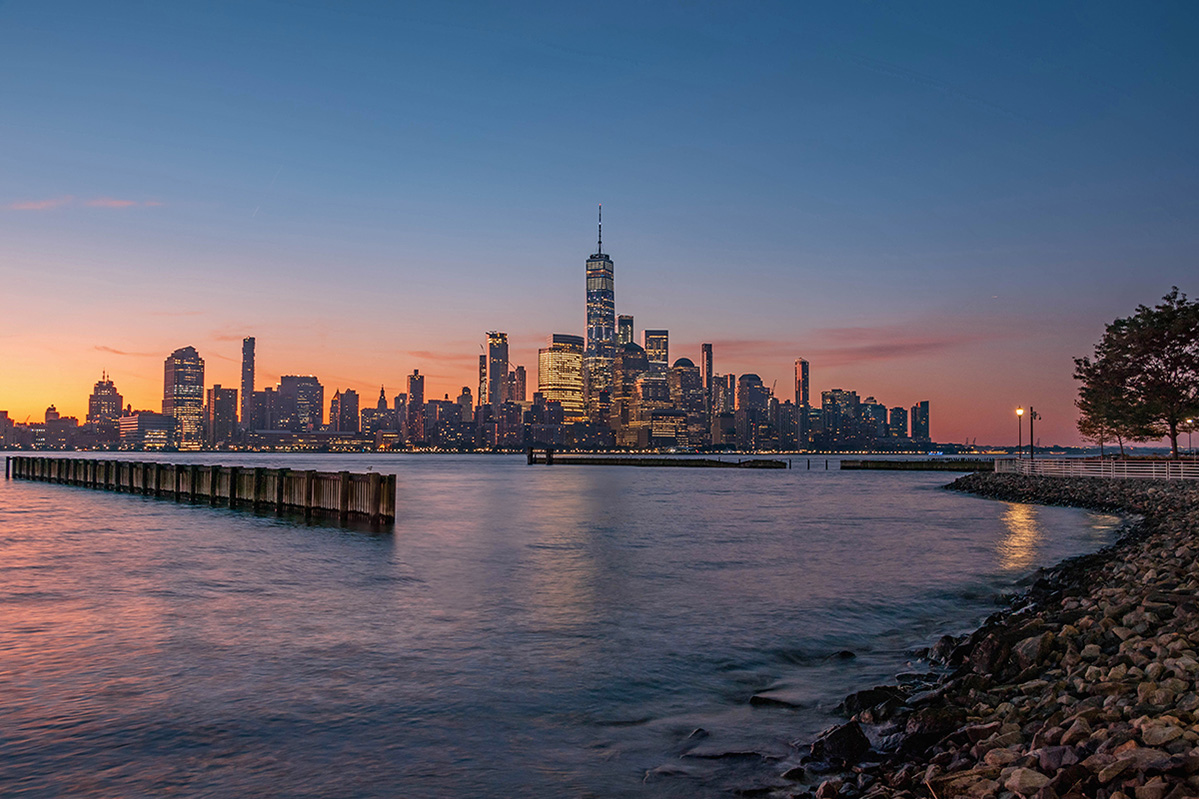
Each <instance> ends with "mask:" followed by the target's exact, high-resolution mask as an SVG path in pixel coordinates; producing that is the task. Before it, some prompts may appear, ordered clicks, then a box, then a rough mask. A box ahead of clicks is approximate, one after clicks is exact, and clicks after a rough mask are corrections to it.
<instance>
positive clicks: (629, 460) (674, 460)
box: [527, 450, 791, 469]
mask: <svg viewBox="0 0 1199 799" xmlns="http://www.w3.org/2000/svg"><path fill="white" fill-rule="evenodd" d="M527 458H528V460H527V462H528V463H529V464H530V465H533V464H541V465H548V466H665V467H680V468H692V469H789V468H791V464H790V462H789V461H781V460H775V459H772V458H745V459H738V460H719V459H717V458H679V457H669V456H664V457H644V456H637V455H629V456H620V455H617V456H604V455H558V454H555V453H554V452H553V451H552V450H551V451H549V452H544V451H542V454H540V455H539V454H537V451H535V450H529V452H528V455H527Z"/></svg>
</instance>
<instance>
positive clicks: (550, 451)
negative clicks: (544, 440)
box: [545, 446, 554, 466]
mask: <svg viewBox="0 0 1199 799" xmlns="http://www.w3.org/2000/svg"><path fill="white" fill-rule="evenodd" d="M545 465H546V466H553V465H554V448H553V447H550V446H547V447H546V448H545Z"/></svg>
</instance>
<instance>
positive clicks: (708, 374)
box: [699, 344, 713, 424]
mask: <svg viewBox="0 0 1199 799" xmlns="http://www.w3.org/2000/svg"><path fill="white" fill-rule="evenodd" d="M700 353H701V357H700V363H699V379H700V381H702V383H703V386H704V413H705V414H707V416H708V421H707V423H708V424H710V423H711V420H712V403H713V398H712V377H713V372H712V345H711V344H703V345H701V346H700Z"/></svg>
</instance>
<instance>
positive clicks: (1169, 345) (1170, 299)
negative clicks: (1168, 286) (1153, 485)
mask: <svg viewBox="0 0 1199 799" xmlns="http://www.w3.org/2000/svg"><path fill="white" fill-rule="evenodd" d="M1074 367H1075V368H1074V377H1075V378H1076V379H1077V380H1079V381H1080V383H1081V386H1080V387H1079V390H1078V399H1077V400H1076V402H1075V404H1076V405H1077V406H1078V409H1079V412H1080V416H1079V421H1078V429H1079V432H1080V433H1082V434H1083V435H1084V436H1087V437H1088V438H1091V439H1092V440H1095V439H1096V438H1097V437H1102V439H1106V440H1110V439H1113V438H1114V439H1116V440H1118V441H1120V442H1121V451H1122V450H1123V441H1124V440H1129V441H1145V440H1148V439H1154V438H1160V437H1161V436H1163V435H1165V436H1169V438H1170V446H1171V449H1172V450H1173V455H1174V457H1176V458H1177V457H1178V433H1179V430H1180V427H1181V425H1182V424H1183V422H1184V420H1185V419H1186V418H1187V417H1188V416H1195V415H1196V412H1197V411H1199V302H1194V301H1189V300H1187V297H1186V295H1185V294H1181V293H1180V292H1179V291H1178V287H1177V286H1176V287H1174V289H1173V290H1172V291H1171V292H1170V293H1169V294H1167V295H1166V296H1165V297H1163V298H1162V301H1161V303H1160V304H1158V305H1157V306H1155V307H1153V308H1149V307H1147V306H1144V305H1141V306H1138V307H1137V309H1136V313H1134V314H1133V315H1132V316H1130V317H1127V318H1125V319H1117V320H1116V321H1114V322H1112V323H1111V324H1109V325H1108V326H1107V329H1106V330H1105V332H1104V334H1103V339H1102V340H1101V341H1100V342H1099V343H1098V344H1096V345H1095V353H1094V356H1093V358H1077V359H1075V361H1074Z"/></svg>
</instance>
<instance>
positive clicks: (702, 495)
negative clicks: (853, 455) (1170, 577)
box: [0, 454, 1119, 797]
mask: <svg viewBox="0 0 1199 799" xmlns="http://www.w3.org/2000/svg"><path fill="white" fill-rule="evenodd" d="M158 459H159V460H163V461H165V460H170V459H175V460H179V461H181V462H192V463H195V462H221V463H227V464H240V465H251V466H270V467H275V466H287V467H289V468H296V469H302V468H316V469H324V470H348V471H367V470H368V469H374V470H376V471H381V472H394V473H396V474H398V476H399V477H398V515H397V520H396V523H395V526H394V530H388V531H386V532H382V533H380V532H374V531H370V530H365V529H354V528H345V527H337V526H335V525H329V524H321V523H312V522H308V523H306V522H304V521H303V520H302V519H299V520H298V519H293V518H276V517H274V516H272V515H266V514H255V513H253V512H247V511H230V510H228V509H222V508H211V507H208V506H206V505H189V504H176V503H174V502H171V501H167V500H159V499H150V498H143V497H139V496H133V495H125V494H112V493H107V492H101V491H91V490H87V489H82V488H75V487H69V486H59V485H50V484H41V483H33V482H24V481H15V480H14V481H9V482H0V794H3V795H4V796H23V797H32V796H38V797H40V796H47V797H49V796H73V797H112V796H122V797H135V796H163V795H173V796H186V797H193V796H213V797H217V796H220V797H224V796H255V797H310V796H311V797H376V796H377V797H458V796H478V797H493V796H494V797H501V796H532V797H540V796H545V797H560V796H577V797H591V796H594V797H651V796H652V797H659V796H661V797H701V796H709V795H723V794H724V792H725V791H726V790H727V789H728V788H729V787H730V786H732V785H744V784H746V783H747V780H748V781H751V782H752V780H754V779H757V778H758V776H760V775H767V776H769V775H771V774H777V773H779V772H781V771H782V770H783V769H784V768H785V767H786V764H787V762H788V761H789V759H790V760H793V759H795V757H796V756H797V753H796V752H795V750H793V749H791V748H790V746H789V745H788V742H789V741H794V740H797V739H803V738H804V737H805V736H810V735H811V734H812V733H814V732H816V731H817V730H819V729H820V728H822V727H823V726H827V725H828V724H830V723H833V722H834V721H835V720H836V717H835V715H834V712H833V709H834V707H835V705H836V703H837V702H838V700H839V699H840V698H842V697H843V696H844V695H845V694H846V693H848V692H850V691H853V690H856V689H859V688H864V687H869V686H871V685H874V684H878V683H880V682H884V681H888V680H891V679H892V678H893V677H894V675H895V674H896V673H897V672H902V671H905V670H911V669H917V670H918V669H919V668H920V667H921V666H920V664H919V663H918V662H914V661H913V656H912V652H913V650H914V649H915V648H916V647H919V646H921V645H927V644H928V643H930V642H932V641H933V640H935V639H936V638H937V637H938V636H940V635H941V634H944V633H947V632H948V633H958V632H962V631H965V630H967V629H969V628H970V627H972V626H973V625H975V624H977V623H978V622H979V621H980V620H981V619H982V618H983V617H984V616H986V615H987V614H989V613H991V612H993V611H994V610H995V608H996V596H997V595H999V594H1002V593H1004V592H1009V591H1012V590H1016V588H1017V587H1018V586H1019V585H1020V584H1021V583H1022V581H1026V580H1027V578H1028V576H1029V575H1030V574H1031V573H1032V571H1033V570H1035V568H1036V567H1038V566H1042V565H1048V564H1051V563H1054V562H1056V561H1058V560H1060V559H1061V558H1063V557H1067V556H1070V555H1074V554H1078V553H1081V552H1086V551H1092V550H1094V549H1097V548H1099V547H1100V546H1102V545H1104V544H1105V543H1108V542H1109V541H1111V540H1112V539H1113V537H1114V535H1115V530H1116V527H1117V525H1118V521H1119V520H1118V519H1116V518H1114V517H1111V516H1102V515H1096V514H1093V513H1089V512H1085V511H1081V510H1074V509H1064V508H1047V507H1037V506H1029V505H1015V504H1009V503H1000V502H994V501H989V500H983V499H978V498H975V497H970V496H965V495H960V494H956V493H952V492H948V491H945V490H943V489H942V488H941V486H943V485H944V484H946V483H948V482H949V481H950V480H951V479H952V478H953V477H954V475H952V474H944V473H902V472H894V473H888V472H841V471H837V470H836V464H835V462H834V464H833V468H832V469H830V470H828V471H825V470H824V469H823V460H821V461H819V462H816V463H814V464H813V465H814V466H816V467H819V468H817V469H813V470H811V471H809V470H806V469H798V468H797V469H794V470H788V471H774V470H752V471H745V470H723V469H720V470H712V469H650V468H635V467H619V466H611V467H604V466H595V467H581V466H555V467H545V466H537V467H530V466H526V465H525V464H524V459H523V457H511V456H436V455H425V456H411V455H408V456H405V455H346V456H339V455H323V456H303V455H287V456H271V455H230V454H224V455H209V454H204V455H200V454H194V455H179V456H159V457H158ZM796 465H797V466H801V465H804V462H803V461H798V460H797V461H796ZM846 651H848V652H852V653H854V655H855V657H852V658H848V657H843V656H842V657H838V656H837V653H840V652H846ZM760 693H766V694H767V695H770V696H774V697H777V698H780V699H782V700H784V701H786V702H788V703H790V704H791V705H793V707H785V706H752V705H751V704H750V701H749V700H750V698H751V697H752V696H754V695H755V694H760ZM697 730H702V732H696V731H697ZM750 752H752V753H757V754H753V755H749V754H742V755H734V754H733V753H750ZM719 755H727V756H725V757H718V756H719ZM774 758H777V760H775V759H774Z"/></svg>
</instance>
